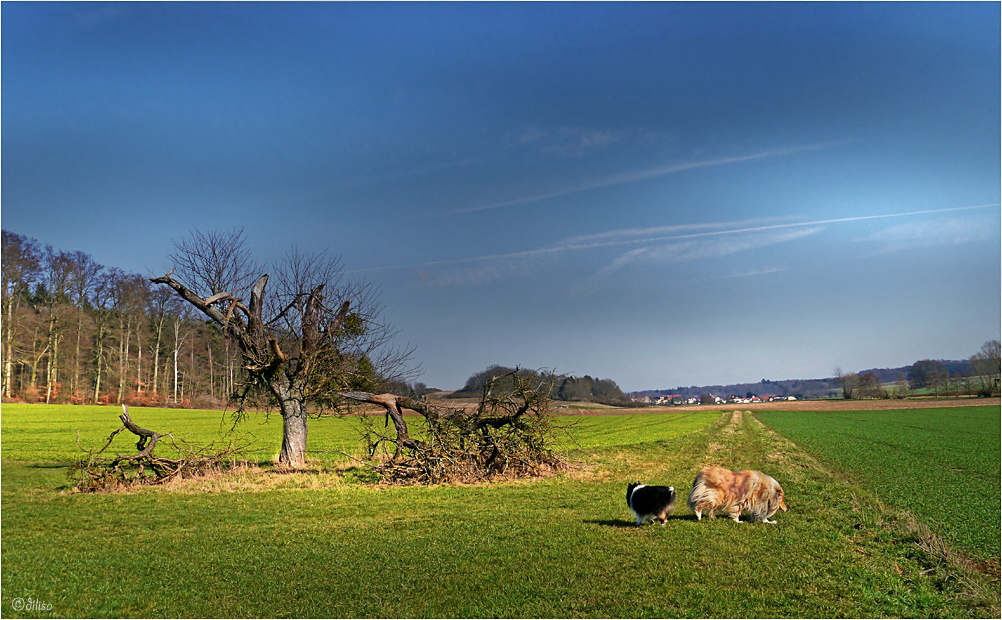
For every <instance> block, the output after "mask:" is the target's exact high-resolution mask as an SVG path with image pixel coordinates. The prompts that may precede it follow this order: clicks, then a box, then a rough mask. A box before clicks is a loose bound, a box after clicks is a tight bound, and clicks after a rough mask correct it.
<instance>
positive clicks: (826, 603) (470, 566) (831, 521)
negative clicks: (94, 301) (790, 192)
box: [0, 406, 999, 617]
mask: <svg viewBox="0 0 1002 620" xmlns="http://www.w3.org/2000/svg"><path fill="white" fill-rule="evenodd" d="M40 411H46V410H44V409H42V408H38V409H34V408H25V409H23V410H21V409H18V408H15V407H11V406H4V408H3V418H2V427H3V466H2V476H3V477H2V481H3V484H2V495H0V499H2V501H0V509H2V528H3V532H2V534H3V536H2V539H0V541H2V542H0V544H2V569H3V570H2V595H0V612H2V614H3V615H5V616H7V617H66V616H88V617H112V616H115V617H136V616H143V617H161V616H171V617H220V616H226V617H271V616H275V617H305V616H309V617H432V616H434V617H694V616H699V617H810V616H823V617H836V616H850V617H863V616H865V617H877V616H898V617H900V616H919V617H930V616H951V617H969V616H975V617H984V616H997V615H998V595H999V590H998V583H997V576H992V575H985V574H982V573H978V572H971V571H968V570H965V569H964V567H962V566H954V565H950V564H944V563H943V562H941V561H938V560H936V559H935V558H932V557H930V556H928V555H927V554H926V553H925V552H924V551H923V550H922V548H921V547H920V546H919V545H918V544H916V543H917V542H920V541H919V539H918V535H917V534H916V532H915V531H914V529H913V528H911V527H910V524H909V521H908V519H906V518H904V517H903V516H902V515H900V514H898V513H897V512H894V511H891V510H889V509H887V508H885V506H884V504H883V503H882V502H881V500H880V499H879V498H878V497H877V496H875V495H874V494H873V493H871V492H870V491H868V490H867V489H865V488H863V487H861V486H856V484H855V483H854V482H852V481H846V480H844V479H843V478H841V477H839V476H837V475H834V474H833V473H831V472H830V471H828V470H827V469H825V468H824V467H823V466H821V465H820V464H819V462H818V461H816V460H814V459H813V458H811V457H809V456H808V455H806V454H804V453H803V452H801V451H800V450H799V449H798V448H797V447H796V446H795V445H794V444H792V443H791V442H789V441H788V440H786V439H784V438H783V437H781V436H779V435H777V434H775V433H773V432H770V431H769V430H768V429H767V428H766V427H764V426H763V425H762V424H760V423H759V422H758V421H757V420H756V419H755V418H754V417H753V416H751V415H747V414H745V415H743V416H737V415H734V414H731V413H723V414H721V413H719V412H711V413H706V412H700V413H698V414H661V415H650V414H638V415H609V416H583V417H580V418H575V421H577V422H578V424H577V425H576V426H575V427H574V429H573V431H572V432H574V433H575V436H576V438H577V443H576V444H573V443H570V442H566V443H565V444H564V445H563V446H562V447H563V448H564V449H566V450H567V454H568V457H569V459H570V460H571V461H572V462H574V463H575V464H576V467H575V468H573V469H572V470H570V471H568V472H566V473H563V474H560V475H558V476H554V477H551V478H547V479H541V480H531V481H521V482H509V483H499V484H494V485H477V486H434V487H405V488H401V487H395V488H381V487H376V486H370V485H364V484H360V483H358V482H354V481H352V479H351V478H348V479H344V478H341V477H339V476H337V475H322V474H316V475H309V474H292V475H287V476H286V479H288V480H290V481H298V482H297V483H296V484H289V485H285V486H282V485H278V486H275V485H271V484H267V483H263V482H261V477H262V476H263V477H266V478H269V479H274V478H279V477H281V475H280V474H271V473H265V474H258V477H256V478H252V479H251V480H250V482H249V484H248V486H244V487H240V488H241V490H240V491H225V492H208V490H209V489H216V488H220V489H224V488H226V487H225V486H218V487H217V486H212V485H207V484H201V483H195V484H192V485H189V486H185V485H180V486H177V487H172V488H171V489H169V490H146V491H142V492H135V493H128V494H90V495H82V494H70V493H67V492H66V490H65V486H66V470H65V457H66V456H72V455H73V452H74V450H75V439H74V435H75V433H72V432H71V433H69V434H68V435H67V433H64V432H63V431H59V432H55V433H52V434H50V435H45V434H44V433H41V432H36V431H41V430H43V429H45V428H47V425H46V424H44V423H41V422H30V423H29V422H26V421H24V420H23V419H22V418H23V417H28V418H37V417H38V416H37V415H36V414H37V412H40ZM50 413H52V412H50ZM56 413H57V414H58V415H65V416H70V417H72V416H73V415H74V414H73V413H67V412H63V413H58V412H56ZM132 413H133V417H134V419H136V420H137V422H140V423H141V424H144V425H146V426H148V427H150V428H160V427H163V425H164V423H165V422H169V421H172V420H173V421H176V422H178V425H179V426H180V425H181V422H182V421H183V420H186V419H188V418H184V417H181V418H169V416H173V415H175V413H177V412H157V411H155V410H150V411H149V412H143V415H140V412H139V411H135V410H134V411H132ZM93 414H96V415H98V416H100V418H101V421H100V422H95V424H94V428H93V429H92V431H93V433H94V437H95V438H96V439H97V440H98V441H99V440H100V439H101V438H103V437H107V434H108V433H109V432H110V431H111V430H113V429H114V428H117V419H116V418H115V412H114V411H113V410H110V409H109V410H106V411H104V412H93ZM210 414H211V415H212V416H213V419H214V420H218V418H219V413H218V412H210ZM58 415H56V414H53V420H55V419H58ZM87 415H92V414H87ZM184 415H191V416H193V417H192V418H190V419H189V421H188V422H185V424H190V425H191V426H190V428H191V430H190V433H192V434H193V435H195V434H198V433H199V432H200V431H199V430H198V429H199V428H200V423H199V422H198V420H199V419H204V417H205V414H203V417H202V418H199V417H198V415H199V414H188V413H187V412H185V413H184ZM157 416H163V418H160V419H158V417H157ZM108 420H110V423H109V421H108ZM72 421H73V420H71V422H72ZM77 421H79V420H77ZM331 421H332V422H336V423H333V424H331V425H330V426H326V425H325V424H326V423H327V422H328V420H327V419H324V420H320V421H317V422H314V423H313V424H311V437H310V442H311V445H310V447H311V448H313V449H317V446H318V445H319V446H325V445H330V446H334V445H340V446H350V445H352V442H353V441H355V439H354V435H353V433H354V430H353V429H352V428H351V426H350V421H349V420H337V421H334V420H331ZM33 424H38V425H39V426H38V427H36V428H35V429H34V430H32V425H33ZM53 424H55V422H53ZM59 424H62V425H64V426H65V425H66V424H67V422H66V421H65V420H63V421H62V422H60V423H59ZM69 425H70V426H72V424H69ZM338 425H344V426H338ZM209 426H211V425H209ZM217 426H218V423H217ZM258 426H259V427H260V428H259V430H258V431H257V432H255V435H257V436H258V437H259V438H261V439H262V441H265V443H266V444H268V442H270V441H272V440H273V439H274V440H275V441H276V442H277V441H278V440H277V439H276V438H277V437H278V434H277V433H278V432H279V431H278V430H275V431H274V432H275V436H274V437H271V436H269V435H268V433H271V432H273V431H272V430H270V427H280V420H278V419H277V418H276V419H272V420H271V422H270V423H269V424H267V425H263V426H262V425H258ZM165 430H174V429H165ZM179 432H180V431H179ZM81 435H83V432H82V433H81ZM67 437H68V438H69V441H71V442H73V443H72V444H71V448H70V449H66V450H65V451H64V448H62V443H63V441H64V440H66V438H67ZM210 438H211V437H210ZM342 442H343V443H342ZM9 446H10V447H9ZM35 449H37V453H36V452H35V451H34V450H35ZM259 449H260V451H261V452H260V454H262V455H265V454H271V453H272V452H277V443H274V444H268V445H265V446H262V447H260V448H259ZM338 449H341V448H338ZM43 456H44V457H45V458H42V457H43ZM268 458H271V457H270V456H264V457H262V460H267V459H268ZM709 463H717V464H722V465H726V466H728V467H731V468H733V469H743V468H755V469H761V470H764V471H767V472H768V473H770V474H772V475H774V476H775V477H776V478H777V479H778V480H779V481H780V482H781V483H782V484H783V486H784V488H785V489H786V491H787V498H788V499H787V503H788V504H789V506H790V512H788V513H781V514H780V515H779V516H778V517H777V519H778V521H779V524H778V525H763V524H740V525H739V524H735V523H732V522H730V521H728V520H726V519H717V520H715V521H706V520H704V521H703V522H696V521H695V520H694V519H693V517H692V515H691V513H690V512H689V510H688V508H686V507H685V505H684V496H685V493H686V490H687V487H688V485H689V484H691V482H692V478H693V476H694V475H695V473H696V472H697V471H698V469H699V468H700V467H702V466H703V465H705V464H709ZM311 476H312V477H311ZM632 479H635V480H641V481H645V482H651V483H660V484H673V485H674V486H676V488H678V489H679V495H680V498H679V505H678V508H677V509H676V514H675V515H674V516H675V518H673V519H671V520H669V522H668V525H667V526H666V527H663V528H662V527H660V526H647V527H643V528H637V527H635V526H633V525H632V522H633V521H632V515H631V514H630V513H629V511H628V509H627V508H626V505H625V500H624V496H625V483H626V482H627V481H628V480H632ZM310 480H312V481H313V483H311V482H310ZM19 597H20V598H22V599H27V598H29V597H31V598H33V599H35V600H39V601H41V602H43V603H45V604H46V605H51V607H52V610H51V611H33V612H20V613H19V612H17V611H16V610H15V609H14V608H13V607H12V605H13V602H14V600H15V599H16V598H19Z"/></svg>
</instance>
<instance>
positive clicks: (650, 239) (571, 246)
mask: <svg viewBox="0 0 1002 620" xmlns="http://www.w3.org/2000/svg"><path fill="white" fill-rule="evenodd" d="M1000 206H1002V205H1000V204H999V203H995V204H985V205H973V206H968V207H951V208H948V209H926V210H922V211H909V212H907V213H887V214H884V215H855V216H851V217H839V218H831V219H826V220H812V221H810V222H792V223H786V224H768V225H761V226H738V227H734V225H735V224H737V223H735V222H732V223H730V224H720V226H731V227H730V228H725V229H724V230H711V231H704V232H689V233H682V234H654V235H644V234H642V233H644V232H645V230H644V229H631V231H630V232H631V233H632V234H635V235H636V238H633V239H612V240H605V241H603V240H601V239H598V240H589V239H595V238H599V237H601V236H602V235H606V234H607V235H614V234H615V233H616V232H619V231H610V232H609V233H602V234H600V235H589V236H586V237H578V238H577V239H581V240H582V241H580V242H575V239H570V240H567V241H564V242H560V243H559V244H558V245H554V246H548V247H544V248H536V249H534V250H522V251H519V252H508V253H505V254H486V255H483V256H471V257H467V258H450V259H444V260H437V261H427V262H423V263H409V264H404V265H387V266H385V267H368V268H364V269H353V270H350V271H348V272H347V273H367V272H373V271H388V270H392V269H413V268H421V267H440V266H443V265H462V264H468V263H476V262H480V261H490V260H500V259H512V258H533V257H537V256H547V255H552V254H562V253H565V252H572V251H579V250H593V249H600V248H611V247H621V246H626V245H640V244H649V243H658V242H662V241H678V240H683V239H698V238H703V237H717V236H721V235H737V234H743V233H752V232H762V231H767V230H780V229H784V228H803V227H814V226H824V225H825V224H845V223H849V222H865V221H869V220H887V219H894V218H902V217H913V216H916V215H933V214H938V213H954V212H958V211H973V210H976V209H990V208H999V207H1000ZM707 226H712V225H707ZM678 228H679V229H683V228H685V227H678ZM689 228H691V227H689ZM647 230H649V231H651V232H654V231H658V232H661V231H665V230H666V228H665V227H656V228H651V229H647Z"/></svg>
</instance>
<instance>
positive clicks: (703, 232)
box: [350, 204, 1000, 285]
mask: <svg viewBox="0 0 1002 620" xmlns="http://www.w3.org/2000/svg"><path fill="white" fill-rule="evenodd" d="M999 206H1000V205H999V204H987V205H975V206H967V207H953V208H946V209H928V210H921V211H909V212H905V213H886V214H880V215H858V216H851V217H840V218H829V219H816V220H811V221H801V222H788V221H787V222H779V223H767V221H763V220H743V221H734V222H721V223H707V224H691V225H678V226H654V227H649V228H628V229H617V230H610V231H604V232H601V233H595V234H591V235H580V236H575V237H569V238H567V239H563V240H560V241H557V242H556V243H554V244H551V245H548V246H545V247H541V248H534V249H529V250H522V251H517V252H506V253H499V254H487V255H481V256H471V257H464V258H455V259H444V260H437V261H425V262H419V263H409V264H401V265H388V266H383V267H371V268H367V269H356V270H353V271H352V272H350V273H371V272H379V271H388V270H401V269H408V270H411V271H412V272H413V273H415V274H416V275H417V276H418V278H419V280H421V281H422V282H423V283H424V284H439V285H443V284H450V285H456V284H466V285H468V284H476V283H480V282H486V281H491V280H498V279H503V278H506V277H510V276H511V275H512V274H515V273H528V272H529V271H530V269H531V266H532V265H533V264H535V263H537V262H538V261H540V260H543V259H546V258H549V257H556V256H560V255H563V254H567V253H575V252H587V251H592V250H601V249H607V248H616V247H629V246H634V247H633V248H632V249H630V250H628V251H626V252H624V253H622V254H620V255H619V256H618V257H617V258H616V259H614V260H613V261H612V262H610V263H609V264H608V265H606V266H605V267H603V268H602V269H600V270H599V271H598V272H596V273H595V274H594V275H593V276H592V278H593V279H601V278H606V277H609V276H610V275H612V274H614V273H615V272H616V271H617V270H619V269H622V268H623V267H626V266H627V265H629V264H631V263H636V262H638V261H641V260H650V261H681V260H699V259H706V258H713V257H719V256H726V255H728V254H734V253H737V252H746V251H750V250H753V249H757V248H762V247H766V246H769V245H774V244H778V243H784V242H787V241H792V240H796V239H800V238H803V237H807V236H810V235H814V234H817V233H819V232H821V230H822V229H823V228H824V227H826V226H831V225H835V224H844V223H851V222H864V221H879V220H895V219H901V218H908V217H917V216H922V215H932V214H947V213H962V212H970V211H976V210H984V209H998V208H999ZM938 226H940V228H941V227H942V223H940V224H939V225H938ZM984 228H985V229H986V230H987V229H988V228H990V227H984ZM932 230H934V228H929V227H928V226H927V225H925V224H924V223H915V224H914V225H911V224H906V225H903V226H898V227H891V228H887V229H885V231H884V232H882V233H875V234H874V235H872V236H871V237H870V239H871V240H874V241H877V240H879V239H880V235H884V236H885V238H889V237H892V236H895V235H897V236H899V237H901V238H905V237H909V236H910V237H911V238H915V237H918V236H921V235H924V234H931V232H922V231H932ZM894 231H896V232H894ZM985 234H988V233H985ZM960 235H961V231H959V230H958V231H956V232H955V234H953V235H952V236H951V237H950V238H953V239H959V238H962V237H961V236H960ZM636 246H640V247H636ZM440 268H450V269H449V271H448V273H445V272H442V271H441V269H440ZM433 271H436V272H439V275H437V276H436V275H432V272H433Z"/></svg>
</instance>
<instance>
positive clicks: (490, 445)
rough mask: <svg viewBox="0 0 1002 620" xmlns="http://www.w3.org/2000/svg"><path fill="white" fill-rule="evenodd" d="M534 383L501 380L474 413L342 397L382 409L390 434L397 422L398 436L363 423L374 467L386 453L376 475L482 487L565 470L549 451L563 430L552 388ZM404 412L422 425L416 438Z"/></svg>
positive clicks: (407, 401) (519, 377) (521, 378)
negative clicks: (552, 402) (555, 416)
mask: <svg viewBox="0 0 1002 620" xmlns="http://www.w3.org/2000/svg"><path fill="white" fill-rule="evenodd" d="M534 381H536V380H535V379H534V378H533V377H530V376H528V374H527V373H521V372H520V371H518V370H515V371H514V372H511V373H508V374H506V375H501V376H498V377H495V378H494V379H492V380H490V381H489V382H488V383H487V385H486V386H485V387H484V390H483V394H482V397H481V400H480V404H479V406H478V407H477V409H476V410H475V411H467V410H464V409H458V408H456V409H450V408H442V407H437V406H433V405H432V404H430V403H429V402H427V401H425V400H417V399H413V398H408V397H404V396H397V395H395V394H371V393H369V392H342V393H341V395H342V396H343V397H345V398H347V399H350V400H353V401H356V402H364V403H369V404H374V405H379V406H380V407H382V408H383V409H384V410H385V413H386V415H385V423H384V425H383V429H389V426H390V422H391V421H392V423H393V429H394V432H393V433H392V434H391V433H389V432H388V431H387V430H383V429H380V428H379V426H378V424H377V423H376V422H375V421H374V420H373V418H371V417H369V416H365V415H362V416H360V419H361V421H362V425H363V439H364V440H365V442H366V445H367V447H368V454H369V457H370V459H371V458H375V457H376V454H377V452H380V450H381V451H382V452H381V454H382V460H381V461H380V462H379V463H378V464H376V465H374V466H373V468H374V469H375V470H376V471H377V472H378V473H379V474H380V476H381V477H382V478H383V480H384V481H386V482H396V483H405V484H406V483H411V484H414V483H417V484H429V483H440V482H479V481H485V480H491V479H496V478H520V477H530V476H539V475H543V474H546V473H549V472H552V471H556V470H559V469H563V468H564V467H565V464H564V462H563V460H562V459H561V458H560V457H559V456H558V455H557V454H555V453H554V452H553V450H551V448H550V440H551V439H552V438H553V435H554V433H555V431H556V430H557V427H556V425H555V424H554V423H553V415H552V410H551V408H550V401H549V393H550V390H549V386H548V385H546V384H540V385H536V384H535V383H534ZM405 409H406V410H410V411H413V412H415V413H417V414H418V415H419V416H421V420H423V425H421V427H420V428H419V430H418V432H417V433H416V434H413V435H412V434H411V430H410V429H409V428H408V425H407V422H406V420H405V419H404V410H405ZM391 452H392V454H391Z"/></svg>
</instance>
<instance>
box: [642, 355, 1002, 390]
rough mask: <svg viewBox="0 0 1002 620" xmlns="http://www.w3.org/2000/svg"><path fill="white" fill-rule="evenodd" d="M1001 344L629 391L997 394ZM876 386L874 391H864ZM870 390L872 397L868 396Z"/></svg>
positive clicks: (873, 388)
mask: <svg viewBox="0 0 1002 620" xmlns="http://www.w3.org/2000/svg"><path fill="white" fill-rule="evenodd" d="M998 367H999V361H998V341H997V340H992V341H989V342H986V343H985V346H984V347H983V348H982V350H981V351H980V352H978V353H976V354H975V355H972V356H971V358H970V359H966V360H920V361H917V362H915V363H914V364H912V365H910V366H901V367H898V368H871V369H869V370H861V371H859V372H846V373H842V372H841V371H840V370H838V369H836V374H837V376H834V377H830V378H824V379H787V380H783V381H770V380H769V379H762V380H761V381H759V382H757V383H732V384H730V385H691V386H688V387H682V386H679V387H676V388H674V389H661V390H644V391H641V392H631V393H630V394H629V396H630V397H631V398H636V397H642V396H648V397H650V398H654V399H656V398H659V397H661V396H669V395H673V394H678V395H680V396H681V397H682V398H683V399H688V398H699V397H701V396H703V395H705V394H710V395H713V396H720V397H722V398H728V397H731V396H738V397H742V398H750V397H752V396H758V397H759V398H761V399H763V400H765V399H767V398H768V397H770V396H780V397H784V396H787V397H788V396H793V397H795V398H797V399H798V400H804V399H811V398H853V397H854V396H853V391H852V388H853V387H858V388H860V393H859V394H857V395H856V396H857V397H870V398H877V397H886V396H888V395H890V392H888V390H885V389H883V388H882V386H886V385H889V384H899V385H900V386H901V390H897V391H896V393H898V394H899V395H900V394H901V393H902V390H907V389H908V388H911V389H913V390H922V389H933V390H935V389H936V386H937V385H942V386H943V391H944V393H949V386H950V385H954V384H957V383H959V382H962V381H964V380H965V379H966V380H968V383H970V384H971V385H970V386H969V389H968V390H967V391H968V392H970V393H972V394H983V395H989V394H997V393H998V389H999V388H998V374H999V369H998ZM869 383H872V384H873V386H872V388H871V389H869V390H866V389H863V388H864V386H866V385H867V384H869ZM870 392H872V393H870Z"/></svg>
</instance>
